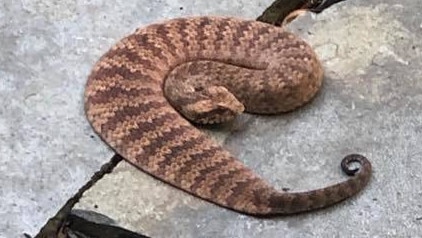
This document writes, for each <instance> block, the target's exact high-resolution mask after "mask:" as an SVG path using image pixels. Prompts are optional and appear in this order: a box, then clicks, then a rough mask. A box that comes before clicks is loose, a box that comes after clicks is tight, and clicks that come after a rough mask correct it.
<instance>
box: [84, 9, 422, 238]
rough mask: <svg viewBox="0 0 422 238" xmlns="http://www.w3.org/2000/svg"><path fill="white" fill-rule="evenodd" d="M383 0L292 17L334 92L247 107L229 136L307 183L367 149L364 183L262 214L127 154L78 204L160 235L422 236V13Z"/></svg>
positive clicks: (245, 152)
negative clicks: (200, 193)
mask: <svg viewBox="0 0 422 238" xmlns="http://www.w3.org/2000/svg"><path fill="white" fill-rule="evenodd" d="M372 2H373V3H372V4H369V3H365V4H357V3H356V2H353V3H352V2H350V3H346V4H344V5H339V6H338V7H334V8H333V9H331V10H329V11H327V12H325V13H323V14H322V15H320V16H318V17H312V16H310V15H308V16H306V17H304V18H302V19H300V20H298V21H297V22H294V23H293V24H292V26H291V27H290V28H292V30H294V31H296V32H298V33H299V34H301V35H302V36H303V37H305V38H306V39H307V40H308V41H309V42H310V43H311V44H312V45H314V47H315V48H316V50H317V52H318V53H319V54H320V55H321V58H322V59H323V62H324V65H325V67H326V71H327V74H326V81H325V84H324V87H323V89H322V92H321V93H320V95H319V96H318V97H317V98H316V100H315V101H314V102H313V103H312V104H310V105H308V106H306V107H305V108H303V109H301V110H298V111H297V112H294V113H290V114H286V115H282V116H276V117H258V116H247V115H245V116H242V118H241V119H240V120H239V121H237V122H236V123H235V124H234V125H233V128H234V129H233V128H231V129H230V128H228V129H226V135H227V137H226V139H225V140H224V141H223V143H224V144H225V146H226V147H227V148H228V149H229V150H230V151H232V152H233V153H234V154H236V155H238V156H239V157H240V158H241V159H242V160H243V161H244V162H245V163H246V164H247V165H248V166H250V167H251V168H254V169H255V170H256V171H257V172H258V173H259V174H260V175H261V176H263V177H264V178H266V179H268V180H269V181H270V182H271V183H272V184H274V185H275V186H277V187H278V188H280V189H281V188H285V187H288V188H291V189H292V190H295V191H300V190H308V189H313V188H318V187H322V186H325V185H328V184H330V183H334V182H337V181H339V180H341V179H343V176H342V175H341V171H340V169H339V167H338V166H339V162H340V160H341V158H342V156H344V155H346V154H349V153H353V152H358V153H362V154H364V155H366V156H368V157H369V158H370V159H371V161H372V163H373V167H374V176H373V179H372V182H371V183H370V185H369V186H368V188H367V189H365V191H364V192H363V193H362V194H360V195H359V196H357V197H355V198H353V199H351V200H349V201H347V202H345V203H342V204H339V205H337V206H335V207H332V208H329V209H326V210H322V211H318V212H314V213H309V214H302V215H297V216H291V217H282V218H277V219H267V220H265V219H256V218H253V217H248V216H244V215H240V214H237V213H234V212H232V211H227V210H225V209H222V208H220V207H217V206H214V205H212V204H209V203H207V202H203V201H201V200H199V199H196V198H193V197H191V196H189V195H187V194H185V193H183V192H180V191H178V190H176V189H174V188H171V187H169V186H167V185H165V184H163V183H161V182H159V181H156V180H154V179H152V178H151V177H149V176H147V175H145V174H142V173H139V171H138V170H136V169H134V168H133V167H132V166H130V165H128V164H126V163H121V164H120V165H119V166H118V167H117V168H116V169H115V171H114V172H113V173H112V174H110V175H107V176H106V177H105V178H104V179H103V180H101V181H100V182H99V183H97V184H96V186H95V187H94V188H93V189H91V190H89V191H88V192H87V193H86V194H85V197H84V199H82V201H81V202H80V203H79V204H78V205H77V208H78V209H86V210H91V211H95V212H99V213H101V214H105V215H107V216H109V217H111V218H113V219H115V221H116V222H117V224H119V225H121V226H123V227H125V228H128V229H130V230H133V231H137V232H140V233H142V234H146V235H149V236H151V237H280V236H283V237H418V236H422V223H421V218H420V217H421V216H422V209H421V208H422V207H421V206H422V204H421V202H420V201H422V199H421V198H422V185H421V184H420V181H421V175H420V173H419V171H420V169H421V167H422V162H421V149H420V147H419V146H418V145H419V144H420V143H421V142H422V138H421V132H422V131H421V129H422V126H421V125H422V124H421V123H422V116H421V114H420V110H421V109H422V101H421V92H422V81H421V79H420V77H419V76H418V75H420V67H419V65H420V63H422V62H421V61H422V58H421V57H420V53H421V45H420V43H419V42H420V41H418V40H417V39H418V37H420V36H421V31H420V29H418V27H417V26H418V24H420V23H419V22H417V20H416V19H415V20H416V22H415V20H414V21H412V20H410V21H409V20H404V19H407V18H406V17H402V16H406V15H408V14H409V12H408V11H409V10H408V9H407V8H408V7H409V6H406V7H405V5H400V4H395V5H388V4H382V3H377V2H375V1H372ZM410 4H411V3H410ZM411 6H412V5H411ZM413 8H414V9H416V8H417V9H422V5H421V4H420V3H413ZM415 14H417V13H415ZM420 19H422V18H420ZM415 26H416V27H415ZM418 72H419V73H418ZM220 138H221V137H220ZM286 171H289V172H286Z"/></svg>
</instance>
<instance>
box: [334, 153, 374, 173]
mask: <svg viewBox="0 0 422 238" xmlns="http://www.w3.org/2000/svg"><path fill="white" fill-rule="evenodd" d="M353 163H359V167H357V168H352V167H354V166H351V165H352V164H353ZM341 169H342V170H343V172H344V173H345V174H347V175H348V176H354V175H356V174H358V173H368V174H369V173H370V172H371V162H369V160H368V159H367V158H366V157H365V156H363V155H360V154H350V155H347V156H346V157H344V158H343V160H342V161H341Z"/></svg>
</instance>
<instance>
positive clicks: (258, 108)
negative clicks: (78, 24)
mask: <svg viewBox="0 0 422 238" xmlns="http://www.w3.org/2000/svg"><path fill="white" fill-rule="evenodd" d="M322 79H323V69H322V66H321V63H320V61H319V60H318V58H317V56H316V54H315V53H314V51H313V50H312V48H311V47H310V46H309V45H308V44H307V43H306V42H305V41H303V40H302V39H300V38H298V37H297V36H295V35H294V34H292V33H289V32H287V31H286V30H284V29H283V28H280V27H275V26H272V25H269V24H265V23H261V22H257V21H249V20H240V19H236V18H226V17H189V18H178V19H173V20H167V21H164V22H161V23H157V24H152V25H149V26H147V27H144V28H141V29H137V30H136V32H134V33H133V34H131V35H129V36H127V37H125V38H123V39H122V40H121V41H119V42H118V43H117V44H116V45H115V46H114V47H112V48H111V49H110V50H109V51H108V52H107V53H106V54H105V55H103V56H102V57H101V59H100V60H99V61H98V62H97V63H96V65H95V67H94V68H93V70H92V73H91V74H90V76H89V78H88V82H87V85H86V91H85V111H86V115H87V117H88V120H89V121H90V123H91V125H92V127H93V128H94V130H95V131H96V132H97V133H98V134H99V135H100V137H101V138H102V139H103V140H104V141H105V142H106V143H107V144H108V145H109V146H111V147H112V148H113V149H114V150H115V151H116V153H119V154H120V155H121V156H122V157H124V158H125V159H126V160H127V161H129V162H130V163H131V164H133V165H134V166H136V167H137V168H139V169H140V170H142V171H144V172H146V173H148V174H150V175H152V176H154V177H156V178H158V179H160V180H162V181H164V182H166V183H169V184H171V185H173V186H175V187H177V188H179V189H182V190H184V191H186V192H188V193H190V194H193V195H195V196H197V197H200V198H202V199H205V200H207V201H210V202H213V203H215V204H217V205H220V206H223V207H226V208H229V209H232V210H235V211H238V212H241V213H246V214H251V215H277V214H291V213H298V212H304V211H309V210H314V209H318V208H323V207H326V206H329V205H332V204H334V203H337V202H339V201H342V200H344V199H346V198H349V197H351V196H352V195H354V194H356V193H357V192H359V191H360V190H361V189H362V188H363V187H365V185H366V184H367V183H368V181H369V179H370V175H371V164H370V163H369V161H368V160H367V159H366V158H365V157H363V156H361V155H357V154H352V155H348V156H346V157H345V158H344V159H343V161H342V163H341V167H342V169H343V171H344V172H345V173H346V174H348V175H350V177H349V178H348V180H346V181H343V182H340V183H338V184H334V185H332V186H328V187H325V188H321V189H316V190H311V191H306V192H295V193H290V192H282V191H278V190H276V189H274V188H273V187H272V186H271V185H269V184H268V183H267V182H265V181H264V180H263V179H261V178H260V177H258V176H257V175H256V174H255V173H254V172H253V171H252V170H250V169H249V168H247V167H246V166H245V165H243V164H242V163H241V162H240V161H239V160H237V159H236V158H235V157H233V156H232V155H231V154H230V153H229V152H227V151H226V150H224V149H223V148H221V147H220V146H219V145H218V144H217V143H216V142H214V141H213V140H212V139H210V138H208V137H207V136H206V135H205V134H204V133H202V132H200V131H199V130H198V129H197V128H195V127H194V126H193V125H192V123H191V122H193V123H200V124H210V123H221V122H226V121H230V120H233V119H234V118H235V116H236V115H238V114H239V113H242V112H243V111H246V112H251V113H264V114H274V113H280V112H286V111H291V110H294V109H295V108H297V107H299V106H301V105H303V104H305V103H307V102H309V101H310V100H311V99H312V98H313V97H314V95H315V94H316V92H317V91H318V89H319V88H320V86H321V83H322ZM352 162H359V163H360V168H359V169H350V168H349V166H350V163H352Z"/></svg>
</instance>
